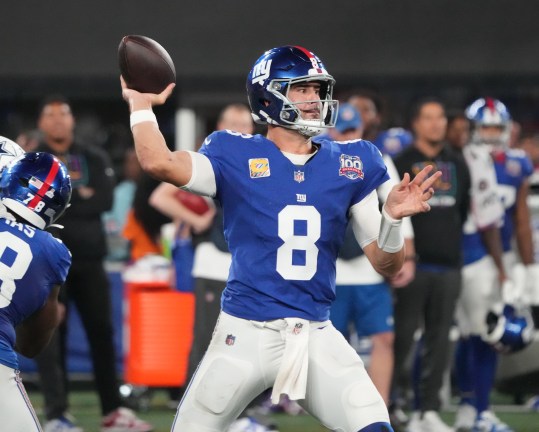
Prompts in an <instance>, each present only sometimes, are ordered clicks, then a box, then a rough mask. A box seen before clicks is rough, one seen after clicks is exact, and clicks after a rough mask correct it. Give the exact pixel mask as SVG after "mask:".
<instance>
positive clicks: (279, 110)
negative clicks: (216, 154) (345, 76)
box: [247, 46, 339, 136]
mask: <svg viewBox="0 0 539 432" xmlns="http://www.w3.org/2000/svg"><path fill="white" fill-rule="evenodd" d="M312 81H316V82H318V83H320V86H321V87H320V100H319V101H318V100H317V101H313V102H317V103H318V104H319V110H320V118H319V119H310V120H304V119H303V118H301V114H300V110H299V109H298V107H297V106H296V105H298V104H297V103H293V102H291V101H290V99H289V98H288V91H289V90H290V87H291V86H292V85H293V84H297V83H304V82H312ZM334 85H335V80H334V79H333V77H332V76H331V75H329V74H328V72H327V71H326V68H325V67H324V64H323V63H322V61H321V60H320V59H319V58H318V57H317V56H316V55H315V54H313V53H312V52H311V51H309V50H307V49H305V48H302V47H300V46H283V47H278V48H273V49H271V50H269V51H266V52H265V53H264V54H263V55H262V56H261V57H260V58H259V59H258V60H257V61H256V62H255V64H254V66H253V69H251V72H249V75H248V76H247V97H248V99H249V105H250V106H251V111H252V115H253V119H254V120H255V121H256V122H257V123H261V124H265V123H267V124H272V125H279V126H283V127H286V128H289V129H294V130H297V131H298V132H300V133H301V134H302V135H305V136H315V135H318V134H320V133H321V132H322V129H323V128H329V127H333V126H335V119H336V114H337V109H338V105H339V102H338V101H336V100H334V99H332V97H333V86H334ZM303 103H305V102H301V104H303Z"/></svg>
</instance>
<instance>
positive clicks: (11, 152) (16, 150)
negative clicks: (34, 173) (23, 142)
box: [0, 136, 24, 171]
mask: <svg viewBox="0 0 539 432" xmlns="http://www.w3.org/2000/svg"><path fill="white" fill-rule="evenodd" d="M23 154H24V150H23V149H22V148H21V147H20V146H19V144H17V143H15V142H13V141H11V140H10V139H8V138H6V137H3V136H0V171H2V169H3V168H4V167H5V166H6V165H7V164H9V163H10V162H11V161H12V160H13V159H15V158H16V157H17V156H20V155H23Z"/></svg>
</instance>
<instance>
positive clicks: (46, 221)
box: [0, 152, 71, 229]
mask: <svg viewBox="0 0 539 432" xmlns="http://www.w3.org/2000/svg"><path fill="white" fill-rule="evenodd" d="M70 198H71V179H70V177H69V174H68V172H67V169H66V167H65V166H64V165H63V164H62V163H61V162H60V161H59V160H58V159H56V158H55V157H54V156H52V155H51V154H49V153H44V152H39V153H25V154H24V155H22V156H19V157H18V158H17V159H15V160H13V161H12V162H11V163H10V164H9V165H8V166H6V168H5V169H4V171H3V172H2V177H1V178H0V200H1V202H2V204H4V206H6V207H7V208H8V209H9V210H10V211H11V212H12V213H14V214H16V215H18V216H20V217H21V218H22V219H24V220H25V221H27V222H28V223H30V224H32V225H34V226H36V227H37V228H40V229H45V228H47V227H49V226H50V225H51V224H52V223H54V221H56V220H57V219H58V218H59V217H60V216H61V215H62V213H63V212H64V210H65V209H66V207H67V205H68V204H69V200H70Z"/></svg>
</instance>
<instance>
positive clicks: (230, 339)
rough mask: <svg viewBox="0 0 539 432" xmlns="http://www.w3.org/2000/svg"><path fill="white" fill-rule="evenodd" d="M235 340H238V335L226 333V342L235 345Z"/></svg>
mask: <svg viewBox="0 0 539 432" xmlns="http://www.w3.org/2000/svg"><path fill="white" fill-rule="evenodd" d="M234 342H236V336H234V335H231V334H229V335H226V339H225V343H226V344H227V345H234Z"/></svg>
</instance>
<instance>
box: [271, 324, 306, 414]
mask: <svg viewBox="0 0 539 432" xmlns="http://www.w3.org/2000/svg"><path fill="white" fill-rule="evenodd" d="M284 320H285V321H286V328H285V329H283V330H281V334H282V335H283V336H284V339H285V348H284V353H283V359H282V362H281V367H280V368H279V371H278V372H277V377H276V378H275V383H274V384H273V391H272V393H271V402H272V403H273V404H278V403H279V399H280V397H281V394H286V395H288V398H289V399H290V400H298V399H305V391H306V388H307V370H308V366H309V355H308V353H309V333H310V323H309V321H307V320H305V319H301V318H285V319H284Z"/></svg>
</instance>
